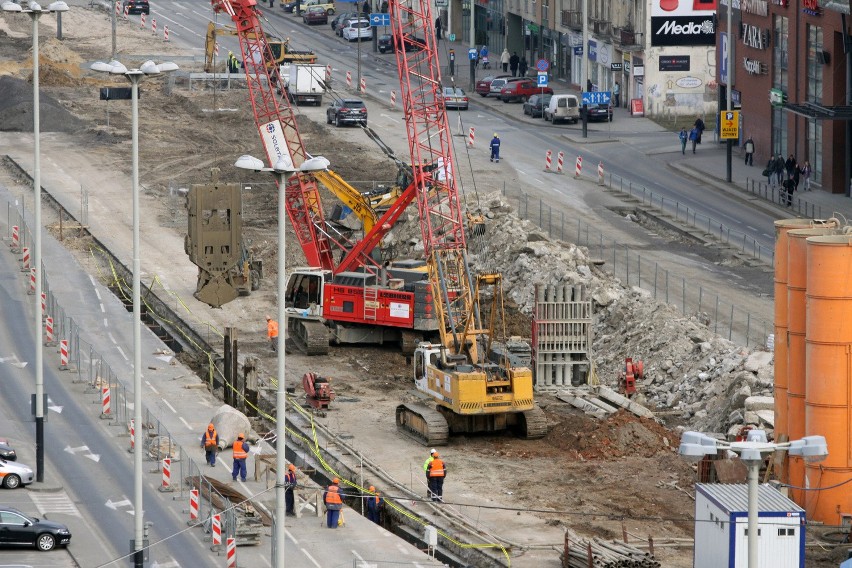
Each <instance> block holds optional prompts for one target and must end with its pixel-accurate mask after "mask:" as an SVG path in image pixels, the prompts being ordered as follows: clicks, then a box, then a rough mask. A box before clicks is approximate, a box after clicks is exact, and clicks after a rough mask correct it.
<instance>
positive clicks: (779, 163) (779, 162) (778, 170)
mask: <svg viewBox="0 0 852 568" xmlns="http://www.w3.org/2000/svg"><path fill="white" fill-rule="evenodd" d="M784 168H785V164H784V157H783V156H782V155H781V152H778V155H777V156H776V157H775V167H774V170H775V178H776V180H777V183H778V187H781V182H783V181H784Z"/></svg>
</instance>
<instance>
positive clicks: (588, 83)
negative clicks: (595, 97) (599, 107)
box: [586, 79, 594, 93]
mask: <svg viewBox="0 0 852 568" xmlns="http://www.w3.org/2000/svg"><path fill="white" fill-rule="evenodd" d="M592 87H594V85H592V80H591V79H586V92H588V93H591V92H592V91H593V89H592Z"/></svg>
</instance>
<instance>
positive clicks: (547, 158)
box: [544, 150, 553, 173]
mask: <svg viewBox="0 0 852 568" xmlns="http://www.w3.org/2000/svg"><path fill="white" fill-rule="evenodd" d="M551 156H553V152H551V151H550V150H548V151H547V153H546V154H545V155H544V171H545V172H547V173H550V164H551Z"/></svg>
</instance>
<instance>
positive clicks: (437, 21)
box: [435, 16, 444, 41]
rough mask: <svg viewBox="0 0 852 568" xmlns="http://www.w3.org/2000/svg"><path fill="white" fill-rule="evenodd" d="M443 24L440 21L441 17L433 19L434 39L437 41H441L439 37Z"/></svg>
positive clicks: (441, 34)
mask: <svg viewBox="0 0 852 568" xmlns="http://www.w3.org/2000/svg"><path fill="white" fill-rule="evenodd" d="M443 29H444V23H443V22H442V21H441V16H438V17H437V18H435V39H436V40H437V41H441V37H442V36H443V33H442V31H443Z"/></svg>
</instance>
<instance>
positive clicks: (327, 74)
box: [325, 64, 331, 81]
mask: <svg viewBox="0 0 852 568" xmlns="http://www.w3.org/2000/svg"><path fill="white" fill-rule="evenodd" d="M325 80H326V81H331V65H330V64H329V65H326V66H325Z"/></svg>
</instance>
